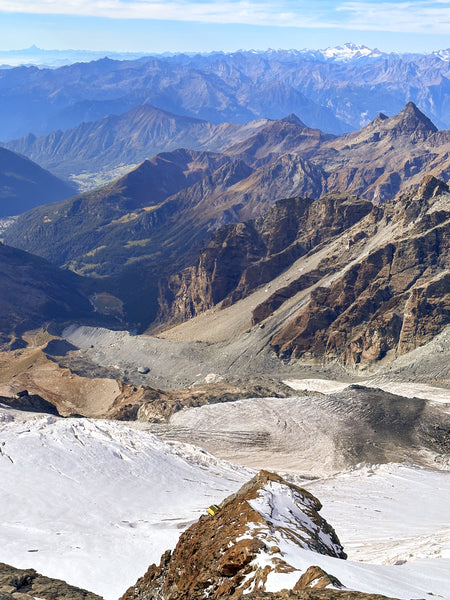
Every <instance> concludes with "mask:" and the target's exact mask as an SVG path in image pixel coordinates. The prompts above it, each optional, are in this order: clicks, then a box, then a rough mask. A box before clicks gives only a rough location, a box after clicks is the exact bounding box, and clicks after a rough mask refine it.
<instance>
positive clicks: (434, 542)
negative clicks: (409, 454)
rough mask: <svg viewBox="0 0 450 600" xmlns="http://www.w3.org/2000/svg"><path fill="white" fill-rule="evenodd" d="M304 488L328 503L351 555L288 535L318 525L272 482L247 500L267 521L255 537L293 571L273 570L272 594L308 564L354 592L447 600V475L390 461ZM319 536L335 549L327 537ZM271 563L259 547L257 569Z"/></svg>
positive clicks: (449, 511) (449, 587)
mask: <svg viewBox="0 0 450 600" xmlns="http://www.w3.org/2000/svg"><path fill="white" fill-rule="evenodd" d="M277 485H278V487H279V488H280V489H278V490H277V489H276V488H277ZM303 485H304V487H305V488H306V489H308V490H309V491H310V492H312V493H313V494H314V495H315V496H317V497H318V498H319V499H320V500H321V502H322V503H323V508H322V510H321V511H320V512H321V515H322V517H324V518H325V519H326V520H327V521H328V522H329V523H330V524H332V525H333V527H334V529H335V531H336V533H337V534H338V536H339V538H340V541H341V543H342V544H343V546H344V549H345V551H346V552H347V553H348V554H349V559H348V560H346V561H344V560H341V559H337V558H332V557H331V556H324V555H322V554H317V553H315V552H311V551H310V550H308V549H307V545H305V544H302V543H301V544H300V545H299V544H298V542H296V540H295V536H292V535H289V534H286V531H289V530H292V529H293V528H294V529H295V527H296V526H298V524H300V525H301V529H302V530H303V529H304V527H305V526H306V529H309V530H310V531H314V525H313V523H311V521H310V520H309V519H308V517H307V516H306V515H305V514H304V510H302V507H301V506H298V504H297V503H296V502H295V498H293V494H292V492H291V490H290V489H289V488H287V487H286V486H280V485H279V484H274V483H273V482H269V483H268V484H267V485H266V486H265V488H264V489H263V490H261V492H260V495H259V497H258V498H256V499H255V500H252V501H250V502H249V503H250V504H251V506H252V507H253V508H254V509H256V510H257V511H258V512H259V513H260V514H261V515H262V516H263V517H264V518H265V519H266V520H267V521H268V522H269V525H270V526H269V527H268V528H267V531H266V532H264V531H262V530H261V528H259V530H258V532H257V533H258V537H260V538H263V539H264V540H266V541H267V545H268V546H270V545H275V546H278V548H279V549H280V551H281V552H280V554H281V556H282V559H283V560H284V561H285V562H286V563H288V564H289V565H291V566H292V567H294V568H295V569H296V570H295V571H292V572H288V571H287V570H286V572H282V573H277V572H276V571H272V572H271V573H270V574H269V576H268V579H267V584H266V590H267V591H272V592H275V591H279V590H281V589H283V588H287V589H289V588H291V587H292V586H294V585H295V583H296V582H297V580H298V579H299V576H300V574H301V573H303V572H305V571H306V569H307V568H308V567H310V566H311V565H318V566H320V567H322V569H324V570H325V571H326V572H327V573H329V574H330V575H334V576H335V577H337V578H338V579H339V580H340V581H341V583H342V584H343V585H344V587H347V588H350V589H356V590H360V591H363V592H371V593H378V594H384V595H386V596H389V597H396V598H405V599H410V598H425V597H427V596H430V595H431V596H439V597H440V598H445V599H447V600H448V599H449V598H450V527H449V525H450V504H449V502H448V498H449V497H450V473H449V472H443V471H441V472H438V471H432V470H428V469H420V468H414V467H411V466H406V465H394V464H392V465H383V466H379V467H377V466H375V467H360V468H359V469H356V470H353V471H349V472H348V473H342V474H340V475H338V476H335V477H333V478H330V479H325V480H319V481H316V482H312V483H309V484H308V483H307V484H306V485H305V483H304V482H303ZM318 533H319V535H320V536H321V539H323V541H324V542H325V544H327V545H328V546H329V547H330V548H331V547H332V545H331V544H330V541H329V539H328V538H327V536H326V534H324V532H320V531H319V532H318ZM252 534H253V531H252V530H250V531H249V535H252ZM316 534H317V530H316ZM369 560H370V563H369V562H368V561H369ZM271 561H273V558H272V557H271V556H270V555H269V556H268V555H267V553H264V552H261V553H260V555H259V556H258V557H257V558H256V559H255V561H254V566H255V567H260V568H264V566H266V565H270V564H271ZM373 563H379V564H373ZM385 563H388V564H385ZM272 568H273V567H272Z"/></svg>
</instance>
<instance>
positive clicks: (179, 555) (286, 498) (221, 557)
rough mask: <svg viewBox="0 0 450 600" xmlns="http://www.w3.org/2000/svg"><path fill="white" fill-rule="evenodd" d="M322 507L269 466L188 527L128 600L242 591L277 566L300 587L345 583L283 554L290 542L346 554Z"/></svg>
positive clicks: (261, 586) (258, 586)
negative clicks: (304, 570) (296, 563)
mask: <svg viewBox="0 0 450 600" xmlns="http://www.w3.org/2000/svg"><path fill="white" fill-rule="evenodd" d="M320 508H321V504H320V502H319V501H318V500H317V499H316V498H315V497H314V496H312V495H311V494H310V493H309V492H307V491H305V490H303V489H301V488H298V487H297V486H295V485H293V484H289V483H287V482H286V481H284V480H283V479H282V478H281V477H279V476H278V475H274V474H271V473H268V472H265V471H261V472H260V473H259V474H258V475H256V476H255V477H254V478H253V479H252V480H251V481H250V482H248V483H247V484H245V485H244V486H243V487H242V488H241V489H240V490H239V492H237V493H236V494H234V495H232V496H230V497H228V498H227V499H225V500H224V501H223V502H222V503H221V505H220V506H219V507H218V509H215V508H213V512H215V514H213V515H207V516H202V517H200V520H199V521H198V522H197V523H195V524H194V525H192V526H191V527H190V528H189V529H187V530H186V531H185V532H184V533H183V534H182V535H181V537H180V540H179V542H178V544H177V546H176V548H175V550H174V551H173V552H171V551H167V552H166V553H165V554H164V555H163V556H162V558H161V563H160V565H159V566H157V565H152V566H150V567H149V569H148V571H147V573H146V574H145V575H144V576H143V577H142V578H141V579H139V580H138V582H137V583H136V585H135V586H133V587H132V588H130V589H129V590H128V591H127V592H126V593H125V594H124V596H122V600H127V599H130V600H131V599H132V598H133V599H140V600H151V599H156V598H158V599H160V600H164V599H166V598H171V599H172V600H177V599H180V600H181V599H182V598H183V599H184V600H195V599H196V598H204V597H205V596H206V597H208V598H217V599H219V598H224V599H225V598H237V597H240V594H242V593H243V592H250V591H252V590H261V591H264V590H265V587H266V584H267V582H268V580H269V579H270V577H271V575H272V574H274V573H275V574H277V575H280V574H285V575H286V574H288V575H291V576H292V574H293V573H294V576H295V577H296V578H297V579H298V582H297V588H296V589H301V587H302V586H304V587H305V588H307V587H311V585H310V584H311V583H313V584H314V582H315V583H316V584H317V587H319V588H320V587H329V586H332V587H340V586H341V585H342V584H340V582H338V581H337V580H336V579H335V578H331V577H329V576H328V575H327V574H326V573H323V572H319V573H317V572H314V573H311V572H309V573H308V574H306V573H303V574H302V573H300V572H298V570H297V569H295V568H294V567H292V566H291V565H290V564H288V563H287V562H286V561H285V560H284V558H283V556H284V552H283V550H286V547H293V548H301V549H307V550H310V551H312V554H313V553H315V552H318V553H322V554H326V555H328V556H334V557H336V558H341V559H345V558H346V555H345V553H344V551H343V549H342V546H341V545H340V543H339V540H338V538H337V537H336V534H335V532H334V530H333V529H332V527H331V526H330V525H329V524H328V523H327V522H326V521H325V520H324V519H322V517H320V515H319V514H318V511H319V510H320ZM297 574H298V577H297Z"/></svg>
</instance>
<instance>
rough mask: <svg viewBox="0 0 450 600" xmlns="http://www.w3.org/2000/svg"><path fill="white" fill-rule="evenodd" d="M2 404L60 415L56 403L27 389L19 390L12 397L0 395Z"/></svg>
mask: <svg viewBox="0 0 450 600" xmlns="http://www.w3.org/2000/svg"><path fill="white" fill-rule="evenodd" d="M1 404H3V405H5V406H8V407H9V408H13V409H15V410H24V411H27V412H36V413H47V414H50V415H55V416H58V417H59V416H60V414H59V412H58V409H57V408H56V406H55V405H54V404H52V403H51V402H48V401H47V400H44V398H41V396H38V395H37V394H29V393H28V391H27V390H24V391H22V392H19V393H18V394H16V396H13V397H12V398H8V397H5V396H0V405H1Z"/></svg>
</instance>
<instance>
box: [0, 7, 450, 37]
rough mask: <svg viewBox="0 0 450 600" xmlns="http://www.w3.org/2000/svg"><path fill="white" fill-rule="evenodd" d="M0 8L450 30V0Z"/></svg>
mask: <svg viewBox="0 0 450 600" xmlns="http://www.w3.org/2000/svg"><path fill="white" fill-rule="evenodd" d="M0 11H3V12H10V13H28V14H65V15H78V16H80V15H84V16H92V17H94V16H95V17H107V18H110V19H156V20H174V21H199V22H203V23H241V24H247V25H272V26H274V25H278V26H291V27H303V28H330V27H339V28H343V29H349V30H372V31H393V32H395V31H397V32H401V31H402V32H410V33H415V32H416V33H424V32H426V33H445V34H446V33H450V0H428V1H425V0H417V1H406V0H405V1H401V0H397V1H387V0H385V1H384V2H377V1H375V0H354V1H346V0H336V1H333V0H321V1H320V2H317V1H316V2H312V1H311V0H278V1H276V0H192V1H191V0H167V1H163V0H64V2H61V0H0Z"/></svg>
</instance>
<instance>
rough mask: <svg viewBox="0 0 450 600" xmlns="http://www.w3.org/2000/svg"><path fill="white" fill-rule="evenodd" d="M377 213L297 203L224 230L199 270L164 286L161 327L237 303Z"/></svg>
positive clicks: (362, 207) (363, 204)
mask: <svg viewBox="0 0 450 600" xmlns="http://www.w3.org/2000/svg"><path fill="white" fill-rule="evenodd" d="M371 210H372V205H371V203H370V202H367V201H365V200H358V199H356V198H352V197H348V196H340V195H330V196H325V197H323V198H321V199H320V200H316V201H313V200H311V199H306V198H291V199H288V200H282V201H279V202H277V203H276V205H275V206H274V207H273V208H272V209H271V210H270V211H269V212H268V213H267V214H265V215H264V216H262V217H260V218H258V219H255V220H253V221H249V222H247V223H238V224H236V225H230V226H229V227H227V228H224V229H221V230H219V231H218V232H217V233H216V234H215V235H214V236H213V237H212V238H211V240H210V242H209V243H208V244H207V246H206V247H205V249H204V250H203V251H202V252H201V253H200V256H199V259H198V262H197V265H196V266H194V267H189V268H187V269H186V270H184V271H182V272H181V273H180V274H178V275H175V276H174V277H172V278H169V279H168V280H167V281H165V282H163V283H161V285H160V297H159V305H160V307H161V308H160V313H159V317H158V321H159V322H160V323H164V325H165V326H167V325H170V324H173V323H177V322H182V321H184V320H186V319H188V318H190V317H193V316H195V315H196V314H198V313H200V312H202V311H204V310H206V309H208V308H210V307H211V306H214V305H216V304H217V303H219V302H222V307H225V306H229V305H230V304H233V303H234V302H237V301H238V300H240V299H241V298H244V297H246V296H247V295H248V294H249V293H250V292H252V291H253V290H254V289H255V288H257V287H258V286H260V285H262V284H264V283H267V282H269V281H271V280H272V279H274V278H275V277H276V276H278V275H279V274H280V273H281V272H282V271H283V270H284V269H286V268H287V267H288V266H290V265H291V264H292V263H293V262H294V261H295V260H297V259H298V258H300V257H301V256H304V255H305V254H307V253H308V252H310V251H312V250H313V249H314V248H317V246H319V244H321V243H323V242H326V241H329V240H331V239H333V238H334V237H335V236H337V235H339V234H341V233H343V232H344V231H345V230H346V229H347V228H350V227H351V226H352V225H354V224H355V223H356V222H358V221H359V220H360V219H362V218H363V217H364V216H366V215H367V214H369V213H370V212H371ZM317 276H318V273H316V275H315V276H314V275H311V276H310V278H311V280H312V279H314V278H315V277H317ZM308 281H309V280H308ZM302 284H303V285H306V284H307V281H306V280H305V281H303V282H302V283H300V284H299V285H302ZM289 293H293V291H291V292H289Z"/></svg>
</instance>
